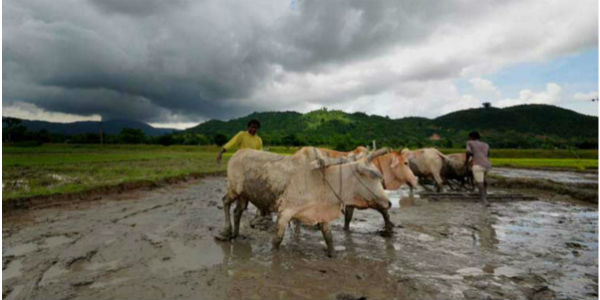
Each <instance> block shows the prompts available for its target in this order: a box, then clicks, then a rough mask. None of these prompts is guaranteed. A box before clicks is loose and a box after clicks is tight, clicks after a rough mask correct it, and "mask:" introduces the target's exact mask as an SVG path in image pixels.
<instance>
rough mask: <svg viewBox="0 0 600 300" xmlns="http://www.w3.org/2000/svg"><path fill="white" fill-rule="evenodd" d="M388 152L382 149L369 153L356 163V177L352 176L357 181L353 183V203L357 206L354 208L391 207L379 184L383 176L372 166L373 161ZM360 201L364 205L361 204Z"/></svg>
mask: <svg viewBox="0 0 600 300" xmlns="http://www.w3.org/2000/svg"><path fill="white" fill-rule="evenodd" d="M389 151H390V150H389V149H387V148H382V149H379V150H377V151H373V152H371V153H369V154H368V155H366V157H364V158H363V159H360V160H359V161H357V162H356V165H355V175H357V176H354V179H356V181H357V182H355V195H356V197H355V201H356V202H357V204H359V205H356V206H359V207H372V208H384V209H388V208H390V207H391V206H392V203H391V202H390V200H389V199H388V197H387V194H386V193H385V190H384V189H383V185H382V184H381V183H382V180H383V176H382V174H381V173H380V172H379V170H378V169H377V167H375V165H374V164H373V159H375V158H376V157H378V156H381V155H384V154H387V153H389ZM362 201H364V202H366V203H361V202H362Z"/></svg>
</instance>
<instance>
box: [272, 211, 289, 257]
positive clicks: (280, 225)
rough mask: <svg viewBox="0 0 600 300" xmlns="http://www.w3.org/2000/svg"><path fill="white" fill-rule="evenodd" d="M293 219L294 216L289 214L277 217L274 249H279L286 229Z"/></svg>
mask: <svg viewBox="0 0 600 300" xmlns="http://www.w3.org/2000/svg"><path fill="white" fill-rule="evenodd" d="M291 219H292V216H291V215H289V214H287V213H279V214H278V215H277V235H276V236H275V237H274V238H273V248H274V249H276V250H277V249H279V246H280V245H281V242H282V241H283V236H284V235H285V228H286V227H287V225H288V223H289V222H290V220H291Z"/></svg>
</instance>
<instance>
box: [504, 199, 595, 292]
mask: <svg viewBox="0 0 600 300" xmlns="http://www.w3.org/2000/svg"><path fill="white" fill-rule="evenodd" d="M504 205H505V207H503V209H502V215H501V216H497V222H496V224H494V225H493V226H494V229H495V231H496V234H497V239H498V241H499V244H498V249H499V250H500V251H501V252H502V253H505V254H507V255H512V256H514V262H513V263H511V264H510V265H506V266H502V267H499V268H496V269H495V270H494V274H495V275H504V276H507V277H521V276H522V275H523V274H528V273H535V274H541V275H542V276H543V277H544V278H546V279H552V280H551V285H552V290H554V291H556V292H557V295H558V296H559V298H560V297H561V296H564V297H565V298H586V297H587V296H586V295H587V294H588V293H594V292H595V290H596V288H597V285H598V281H597V280H598V278H597V276H598V269H597V268H598V232H597V227H598V212H597V211H596V210H595V208H593V207H580V206H570V205H565V204H564V203H550V202H542V201H526V202H514V203H505V204H504ZM524 268H525V270H524Z"/></svg>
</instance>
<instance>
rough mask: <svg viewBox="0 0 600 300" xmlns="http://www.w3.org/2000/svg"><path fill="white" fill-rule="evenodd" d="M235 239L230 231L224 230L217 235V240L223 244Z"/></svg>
mask: <svg viewBox="0 0 600 300" xmlns="http://www.w3.org/2000/svg"><path fill="white" fill-rule="evenodd" d="M233 238H235V236H233V235H232V234H231V231H229V230H224V231H222V232H221V233H219V234H218V235H215V240H217V241H222V242H227V241H229V240H231V239H233Z"/></svg>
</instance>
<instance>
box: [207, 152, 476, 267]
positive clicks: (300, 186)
mask: <svg viewBox="0 0 600 300" xmlns="http://www.w3.org/2000/svg"><path fill="white" fill-rule="evenodd" d="M470 173H471V172H470V171H469V164H468V163H467V162H466V155H465V154H464V153H463V154H451V155H444V154H442V153H441V152H439V151H438V150H437V149H434V148H425V149H420V150H415V151H410V150H408V149H404V150H402V151H393V150H389V149H387V148H383V149H379V150H376V151H369V150H368V149H367V148H365V147H357V148H356V149H355V150H353V151H350V152H339V151H334V150H329V149H324V148H316V147H303V148H301V149H300V150H298V151H297V152H296V153H294V154H293V155H290V156H287V155H281V154H275V153H271V152H265V151H257V150H251V149H242V150H239V151H238V152H236V153H235V154H234V155H233V156H232V158H231V159H230V160H229V163H228V166H227V194H226V195H225V196H224V197H223V210H224V212H225V228H224V229H223V231H222V232H221V233H220V234H219V235H218V236H217V237H216V238H217V239H219V240H231V239H234V238H236V237H237V236H238V234H239V228H240V219H241V217H242V214H243V212H244V211H245V210H246V207H247V206H248V203H252V204H253V205H254V206H256V207H257V209H258V210H259V211H260V212H261V214H262V215H270V214H271V213H277V232H276V235H275V236H274V238H273V247H274V249H278V248H279V245H280V244H281V241H282V240H283V236H284V233H285V230H286V227H287V226H288V223H289V222H290V221H291V220H296V221H297V222H302V223H304V224H305V225H317V226H318V227H319V228H320V230H321V232H322V234H323V238H324V239H325V242H326V244H327V253H328V255H329V256H332V255H333V254H334V247H333V240H332V237H331V231H330V229H329V223H330V222H331V221H333V220H335V219H337V218H339V217H340V216H341V214H342V213H344V215H345V218H344V220H345V222H344V229H345V230H349V224H350V221H351V220H352V214H353V211H354V209H355V208H357V209H367V208H372V209H375V210H377V211H378V212H380V213H381V215H382V217H383V219H384V222H385V229H384V231H383V232H384V233H386V234H391V233H392V230H393V227H394V224H393V223H392V222H391V221H390V217H389V214H388V209H389V208H390V207H391V202H390V201H389V200H388V197H387V194H386V193H385V190H386V189H387V190H396V189H398V188H400V187H401V186H402V185H403V184H407V185H408V186H410V189H411V196H412V193H413V188H414V187H416V185H417V183H418V182H419V180H417V177H419V179H420V180H421V182H423V181H424V180H427V179H433V180H434V182H435V185H436V187H437V190H438V191H440V190H441V188H442V185H443V184H444V183H448V184H450V181H451V180H458V182H460V183H461V184H462V185H463V186H464V184H465V183H466V182H468V181H469V179H468V178H469V174H470ZM232 204H235V209H234V211H233V227H232V223H231V212H230V210H231V206H232Z"/></svg>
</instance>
